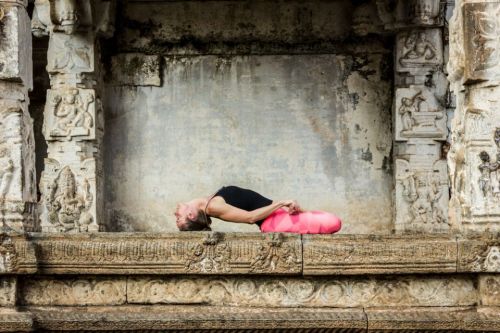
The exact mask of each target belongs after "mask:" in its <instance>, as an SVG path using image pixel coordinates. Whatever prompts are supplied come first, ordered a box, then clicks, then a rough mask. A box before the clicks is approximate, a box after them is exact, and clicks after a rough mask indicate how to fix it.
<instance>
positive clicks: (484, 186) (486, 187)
mask: <svg viewBox="0 0 500 333" xmlns="http://www.w3.org/2000/svg"><path fill="white" fill-rule="evenodd" d="M493 141H494V142H495V144H496V146H497V157H496V162H493V161H491V157H490V154H488V152H487V151H484V150H483V151H481V152H480V153H479V159H480V160H481V164H480V165H479V167H478V168H479V171H480V176H479V181H478V184H479V189H480V191H481V194H482V195H483V197H485V198H486V199H488V198H491V197H496V198H500V128H497V129H496V130H495V134H494V138H493Z"/></svg>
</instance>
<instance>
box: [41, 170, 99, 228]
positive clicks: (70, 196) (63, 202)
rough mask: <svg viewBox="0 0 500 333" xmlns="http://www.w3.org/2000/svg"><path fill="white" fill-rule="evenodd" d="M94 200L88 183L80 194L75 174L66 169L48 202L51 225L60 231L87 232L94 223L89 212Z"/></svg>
mask: <svg viewBox="0 0 500 333" xmlns="http://www.w3.org/2000/svg"><path fill="white" fill-rule="evenodd" d="M92 200H93V197H92V195H91V194H90V185H89V183H88V181H87V180H84V184H83V194H79V193H78V189H77V186H76V179H75V176H74V174H73V172H72V171H71V169H70V168H69V167H64V168H63V169H62V170H61V172H60V174H59V176H58V177H57V178H56V179H55V180H54V184H53V186H52V189H51V193H50V198H49V200H48V205H49V207H48V210H49V221H50V223H51V224H53V225H55V226H59V227H60V231H87V230H88V226H89V225H90V224H91V223H92V222H93V218H92V215H91V214H90V212H89V210H90V207H91V205H92Z"/></svg>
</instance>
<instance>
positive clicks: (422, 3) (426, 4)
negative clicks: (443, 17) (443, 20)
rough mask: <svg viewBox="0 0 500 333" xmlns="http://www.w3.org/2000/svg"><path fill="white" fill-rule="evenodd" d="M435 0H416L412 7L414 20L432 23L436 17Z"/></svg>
mask: <svg viewBox="0 0 500 333" xmlns="http://www.w3.org/2000/svg"><path fill="white" fill-rule="evenodd" d="M434 3H435V1H434V0H414V1H413V4H412V6H411V7H412V8H411V12H412V14H413V15H412V16H413V17H414V20H418V21H419V22H422V23H432V22H433V20H434V19H435V18H436V16H437V15H435V10H434Z"/></svg>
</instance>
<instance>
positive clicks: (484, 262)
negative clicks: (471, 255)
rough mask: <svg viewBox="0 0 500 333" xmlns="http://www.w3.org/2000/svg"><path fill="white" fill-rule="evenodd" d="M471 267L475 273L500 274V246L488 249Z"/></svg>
mask: <svg viewBox="0 0 500 333" xmlns="http://www.w3.org/2000/svg"><path fill="white" fill-rule="evenodd" d="M471 265H472V269H473V270H474V271H479V272H500V246H490V247H488V248H487V249H486V251H484V252H483V253H482V254H481V255H477V256H476V259H475V260H474V261H473V262H472V264H471Z"/></svg>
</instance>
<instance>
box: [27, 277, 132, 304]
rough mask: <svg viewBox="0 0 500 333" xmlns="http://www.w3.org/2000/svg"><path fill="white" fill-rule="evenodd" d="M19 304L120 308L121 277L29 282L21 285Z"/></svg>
mask: <svg viewBox="0 0 500 333" xmlns="http://www.w3.org/2000/svg"><path fill="white" fill-rule="evenodd" d="M19 290H20V295H19V299H20V300H19V302H20V304H30V305H63V306H67V305H74V306H83V305H121V304H125V303H126V301H127V295H126V293H127V289H126V278H125V277H114V278H92V277H81V278H74V279H54V278H30V279H25V280H24V281H22V282H21V286H20V288H19Z"/></svg>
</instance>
